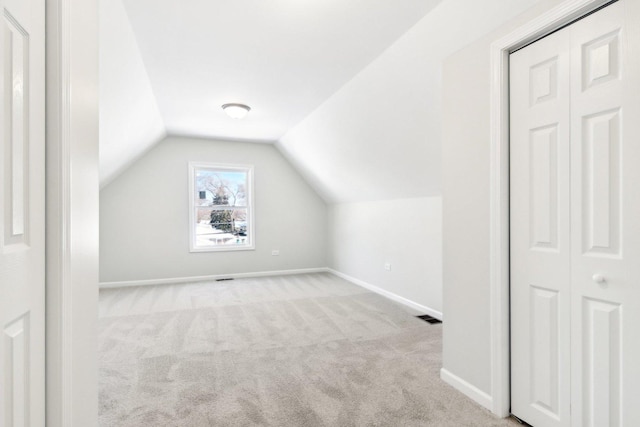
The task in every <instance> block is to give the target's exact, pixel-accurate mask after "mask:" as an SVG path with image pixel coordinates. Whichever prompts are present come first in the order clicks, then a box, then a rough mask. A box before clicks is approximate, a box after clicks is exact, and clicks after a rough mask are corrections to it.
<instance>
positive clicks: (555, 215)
mask: <svg viewBox="0 0 640 427" xmlns="http://www.w3.org/2000/svg"><path fill="white" fill-rule="evenodd" d="M569 46H570V35H569V32H568V30H566V29H565V30H562V31H559V32H557V33H555V34H552V35H550V36H548V37H546V38H544V39H542V40H540V41H538V42H536V43H535V44H532V45H530V46H528V47H526V48H525V49H522V50H520V51H518V52H516V53H514V54H512V55H511V60H510V71H511V73H510V75H511V77H510V79H511V81H510V86H511V87H510V93H511V100H510V102H511V117H510V121H511V125H510V127H511V137H510V144H511V146H510V156H511V168H510V175H511V183H510V189H511V198H510V200H511V212H510V223H511V331H512V332H511V410H512V412H513V413H514V414H515V415H517V416H518V417H519V418H521V419H523V420H525V421H527V422H528V423H530V424H532V425H534V426H569V425H570V414H569V405H570V401H569V398H570V393H569V390H570V338H569V337H570V302H571V298H570V287H571V268H570V256H571V237H570V206H569V205H570V192H569V191H570V190H569V187H570V185H569V184H570V182H569V178H570V169H569V164H570V52H569Z"/></svg>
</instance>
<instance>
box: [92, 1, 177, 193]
mask: <svg viewBox="0 0 640 427" xmlns="http://www.w3.org/2000/svg"><path fill="white" fill-rule="evenodd" d="M99 7H100V9H99V10H100V33H99V36H100V53H99V60H100V185H101V186H104V185H106V184H107V183H108V182H109V181H110V180H112V179H113V178H114V177H116V176H117V175H118V174H119V173H120V172H121V171H122V170H124V169H125V168H126V167H127V166H128V165H129V164H131V162H133V161H134V160H135V159H137V158H138V157H140V156H141V155H142V154H144V153H145V152H146V150H148V149H149V148H150V147H151V146H153V145H154V144H155V143H156V142H158V141H160V140H161V139H163V138H164V137H165V136H166V131H165V127H164V123H163V121H162V117H161V116H160V110H158V106H157V104H156V99H155V95H154V93H153V89H152V87H151V83H150V82H149V77H148V76H147V71H146V68H145V66H144V62H143V60H142V57H141V56H140V51H139V50H138V44H137V42H136V38H135V35H134V34H133V29H132V28H131V25H130V24H129V19H128V17H127V13H126V11H125V9H124V5H123V4H122V0H101V1H100V3H99Z"/></svg>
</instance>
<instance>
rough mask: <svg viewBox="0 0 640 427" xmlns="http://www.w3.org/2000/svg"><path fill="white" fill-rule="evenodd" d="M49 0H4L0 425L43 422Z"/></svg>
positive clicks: (0, 38) (0, 6) (0, 42)
mask: <svg viewBox="0 0 640 427" xmlns="http://www.w3.org/2000/svg"><path fill="white" fill-rule="evenodd" d="M44 6H45V5H44V0H0V13H1V14H2V16H1V17H0V20H1V21H2V25H1V26H2V28H1V29H0V70H1V71H2V76H1V80H0V95H1V98H2V103H1V104H0V138H1V140H2V144H1V149H0V204H1V209H0V334H1V336H0V426H1V427H23V426H44V415H45V407H44V406H45V388H44V387H45V382H44V378H45V371H44V366H45V365H44V363H45V338H44V321H45V320H44V307H45V305H44V304H45V299H44V298H45V275H44V269H45V259H44V250H45V246H44V245H45V240H44V223H45V204H44V200H45V188H44V186H45V181H44V164H45V163H44V159H45V157H44V156H45V142H44V130H45V129H44V119H45V97H44V89H45V87H44V84H45V74H44V71H45V63H44V61H45V50H44V29H45V21H44V19H45V14H44Z"/></svg>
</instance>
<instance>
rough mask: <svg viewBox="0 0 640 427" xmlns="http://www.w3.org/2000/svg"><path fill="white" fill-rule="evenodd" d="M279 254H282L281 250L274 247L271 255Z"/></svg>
mask: <svg viewBox="0 0 640 427" xmlns="http://www.w3.org/2000/svg"><path fill="white" fill-rule="evenodd" d="M279 255H280V250H278V249H274V250H272V251H271V256H279Z"/></svg>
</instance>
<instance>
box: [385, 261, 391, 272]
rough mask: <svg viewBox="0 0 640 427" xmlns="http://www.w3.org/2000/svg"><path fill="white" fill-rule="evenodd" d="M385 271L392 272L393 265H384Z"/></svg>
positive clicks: (388, 263) (387, 263)
mask: <svg viewBox="0 0 640 427" xmlns="http://www.w3.org/2000/svg"><path fill="white" fill-rule="evenodd" d="M384 269H385V270H387V271H391V263H390V262H385V263H384Z"/></svg>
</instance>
